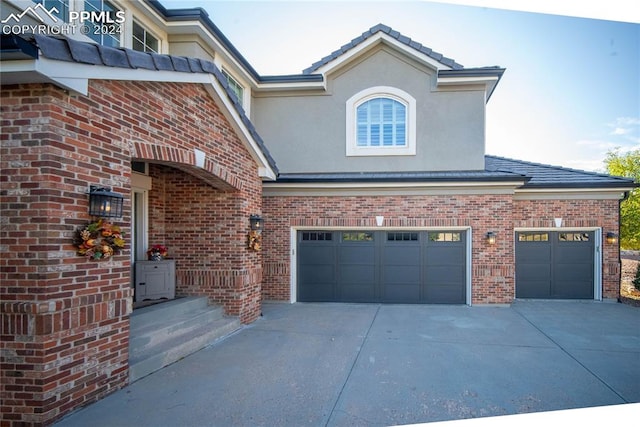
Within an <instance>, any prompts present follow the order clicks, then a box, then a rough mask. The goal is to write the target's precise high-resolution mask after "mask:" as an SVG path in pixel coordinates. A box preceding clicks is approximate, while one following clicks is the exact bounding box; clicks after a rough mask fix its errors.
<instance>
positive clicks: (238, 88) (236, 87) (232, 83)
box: [222, 68, 244, 105]
mask: <svg viewBox="0 0 640 427" xmlns="http://www.w3.org/2000/svg"><path fill="white" fill-rule="evenodd" d="M222 75H223V76H224V77H225V78H226V79H227V84H228V85H229V88H230V89H231V90H232V91H233V93H234V94H235V95H236V98H238V102H240V105H242V101H243V96H244V87H242V85H241V84H240V83H238V81H237V80H236V79H234V78H233V77H232V76H231V74H229V73H228V72H227V71H226V70H225V69H224V68H223V69H222Z"/></svg>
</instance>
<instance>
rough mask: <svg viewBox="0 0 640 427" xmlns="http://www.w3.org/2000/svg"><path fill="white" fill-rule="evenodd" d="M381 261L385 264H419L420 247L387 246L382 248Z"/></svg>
mask: <svg viewBox="0 0 640 427" xmlns="http://www.w3.org/2000/svg"><path fill="white" fill-rule="evenodd" d="M382 259H383V261H382V262H383V263H384V264H386V265H419V264H420V247H415V246H399V245H393V246H387V247H385V249H384V254H383V257H382Z"/></svg>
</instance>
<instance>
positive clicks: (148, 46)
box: [132, 21, 160, 53]
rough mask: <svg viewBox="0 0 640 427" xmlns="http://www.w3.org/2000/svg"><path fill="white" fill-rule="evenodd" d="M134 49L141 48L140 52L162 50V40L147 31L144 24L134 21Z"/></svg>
mask: <svg viewBox="0 0 640 427" xmlns="http://www.w3.org/2000/svg"><path fill="white" fill-rule="evenodd" d="M132 42H133V43H132V48H133V50H139V51H140V52H155V53H158V52H159V50H160V41H159V40H158V38H157V37H155V36H154V35H153V34H151V33H150V32H149V31H147V29H146V28H144V27H143V26H142V25H140V24H138V23H137V22H136V21H133V40H132Z"/></svg>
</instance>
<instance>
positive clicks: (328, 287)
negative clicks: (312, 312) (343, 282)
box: [298, 282, 335, 302]
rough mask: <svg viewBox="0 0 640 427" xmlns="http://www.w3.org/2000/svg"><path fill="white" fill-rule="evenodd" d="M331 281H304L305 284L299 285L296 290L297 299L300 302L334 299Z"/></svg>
mask: <svg viewBox="0 0 640 427" xmlns="http://www.w3.org/2000/svg"><path fill="white" fill-rule="evenodd" d="M334 290H335V288H334V284H333V283H326V282H325V283H306V284H305V286H301V287H300V288H299V291H298V300H299V301H302V302H312V301H320V302H326V301H334V300H335V292H334Z"/></svg>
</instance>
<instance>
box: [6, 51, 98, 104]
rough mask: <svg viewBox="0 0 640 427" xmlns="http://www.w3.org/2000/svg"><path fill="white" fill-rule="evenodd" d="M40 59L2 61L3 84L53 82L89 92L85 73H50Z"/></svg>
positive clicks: (71, 88)
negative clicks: (70, 74) (67, 74)
mask: <svg viewBox="0 0 640 427" xmlns="http://www.w3.org/2000/svg"><path fill="white" fill-rule="evenodd" d="M41 61H42V59H39V60H35V59H34V60H26V61H25V60H20V61H2V71H1V72H0V76H2V80H3V84H14V83H15V84H20V83H53V84H56V85H58V86H60V87H62V88H64V89H66V90H70V91H73V92H78V93H81V94H83V95H87V93H89V80H88V79H87V77H86V75H76V76H66V75H64V74H60V73H57V72H56V73H53V75H50V72H51V70H47V67H46V66H44V67H43V65H42V63H41ZM56 62H58V61H56Z"/></svg>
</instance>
